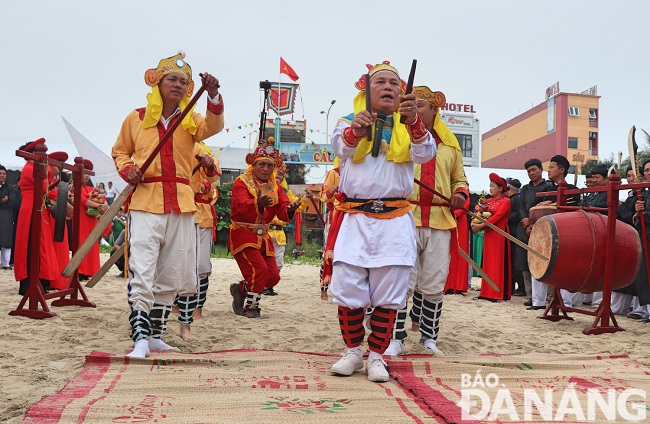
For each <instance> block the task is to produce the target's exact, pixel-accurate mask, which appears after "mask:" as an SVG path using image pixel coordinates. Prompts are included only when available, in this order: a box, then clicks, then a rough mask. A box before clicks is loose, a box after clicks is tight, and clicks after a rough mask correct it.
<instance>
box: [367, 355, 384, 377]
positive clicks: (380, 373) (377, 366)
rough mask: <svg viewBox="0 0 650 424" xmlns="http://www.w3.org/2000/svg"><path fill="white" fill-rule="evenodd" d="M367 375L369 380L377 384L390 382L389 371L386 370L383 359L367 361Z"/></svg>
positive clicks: (369, 359)
mask: <svg viewBox="0 0 650 424" xmlns="http://www.w3.org/2000/svg"><path fill="white" fill-rule="evenodd" d="M366 374H368V380H370V381H374V382H377V383H383V382H386V381H388V377H389V376H388V370H386V362H384V360H383V359H382V358H368V360H367V361H366Z"/></svg>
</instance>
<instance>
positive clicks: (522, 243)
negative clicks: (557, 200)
mask: <svg viewBox="0 0 650 424" xmlns="http://www.w3.org/2000/svg"><path fill="white" fill-rule="evenodd" d="M413 180H414V181H415V183H416V184H417V185H419V186H420V187H422V188H424V189H426V190H428V191H430V192H431V193H433V194H435V195H436V196H438V197H440V198H441V199H443V200H446V201H447V202H449V203H451V200H450V199H449V198H448V197H446V196H445V195H444V194H441V193H438V192H437V191H436V190H434V189H433V188H431V187H429V186H428V185H426V184H424V183H422V181H420V180H418V179H417V178H414V179H413ZM460 210H462V211H463V212H465V213H466V214H468V215H469V216H471V217H472V218H476V219H478V220H479V221H481V222H482V223H484V224H485V225H487V226H488V227H490V228H491V229H493V230H494V231H496V232H497V233H499V234H501V235H502V236H503V237H505V238H507V239H508V240H510V241H511V242H513V243H514V244H516V245H517V246H520V247H522V248H524V249H526V250H527V251H529V252H530V253H532V254H533V255H535V256H537V257H539V258H541V259H544V260H545V261H548V260H549V259H548V258H547V257H546V256H544V255H542V254H541V253H539V252H538V251H537V250H535V249H533V248H532V247H530V246H528V245H527V244H526V243H524V242H522V241H521V240H519V239H517V238H515V237H513V236H511V235H510V234H508V233H506V232H505V231H503V230H502V229H501V228H499V227H497V226H495V225H494V224H492V223H491V222H489V221H487V220H485V219H484V218H483V217H481V216H478V215H476V214H475V213H474V212H472V211H470V210H468V209H465V208H460Z"/></svg>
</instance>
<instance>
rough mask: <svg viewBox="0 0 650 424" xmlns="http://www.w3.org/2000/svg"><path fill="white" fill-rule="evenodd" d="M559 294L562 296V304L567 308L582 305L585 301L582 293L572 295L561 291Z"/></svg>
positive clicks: (566, 291)
mask: <svg viewBox="0 0 650 424" xmlns="http://www.w3.org/2000/svg"><path fill="white" fill-rule="evenodd" d="M560 293H561V294H562V302H563V303H564V306H567V307H569V308H572V307H574V306H580V305H582V302H583V301H584V299H585V295H584V293H580V292H577V293H572V292H570V291H568V290H564V289H561V290H560Z"/></svg>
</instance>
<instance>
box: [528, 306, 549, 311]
mask: <svg viewBox="0 0 650 424" xmlns="http://www.w3.org/2000/svg"><path fill="white" fill-rule="evenodd" d="M540 309H546V306H530V307H528V308H526V310H527V311H539V310H540Z"/></svg>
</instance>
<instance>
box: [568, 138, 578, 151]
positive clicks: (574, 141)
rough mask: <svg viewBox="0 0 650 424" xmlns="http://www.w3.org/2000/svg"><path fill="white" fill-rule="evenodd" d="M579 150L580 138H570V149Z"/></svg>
mask: <svg viewBox="0 0 650 424" xmlns="http://www.w3.org/2000/svg"><path fill="white" fill-rule="evenodd" d="M577 148H578V137H569V149H577Z"/></svg>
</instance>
